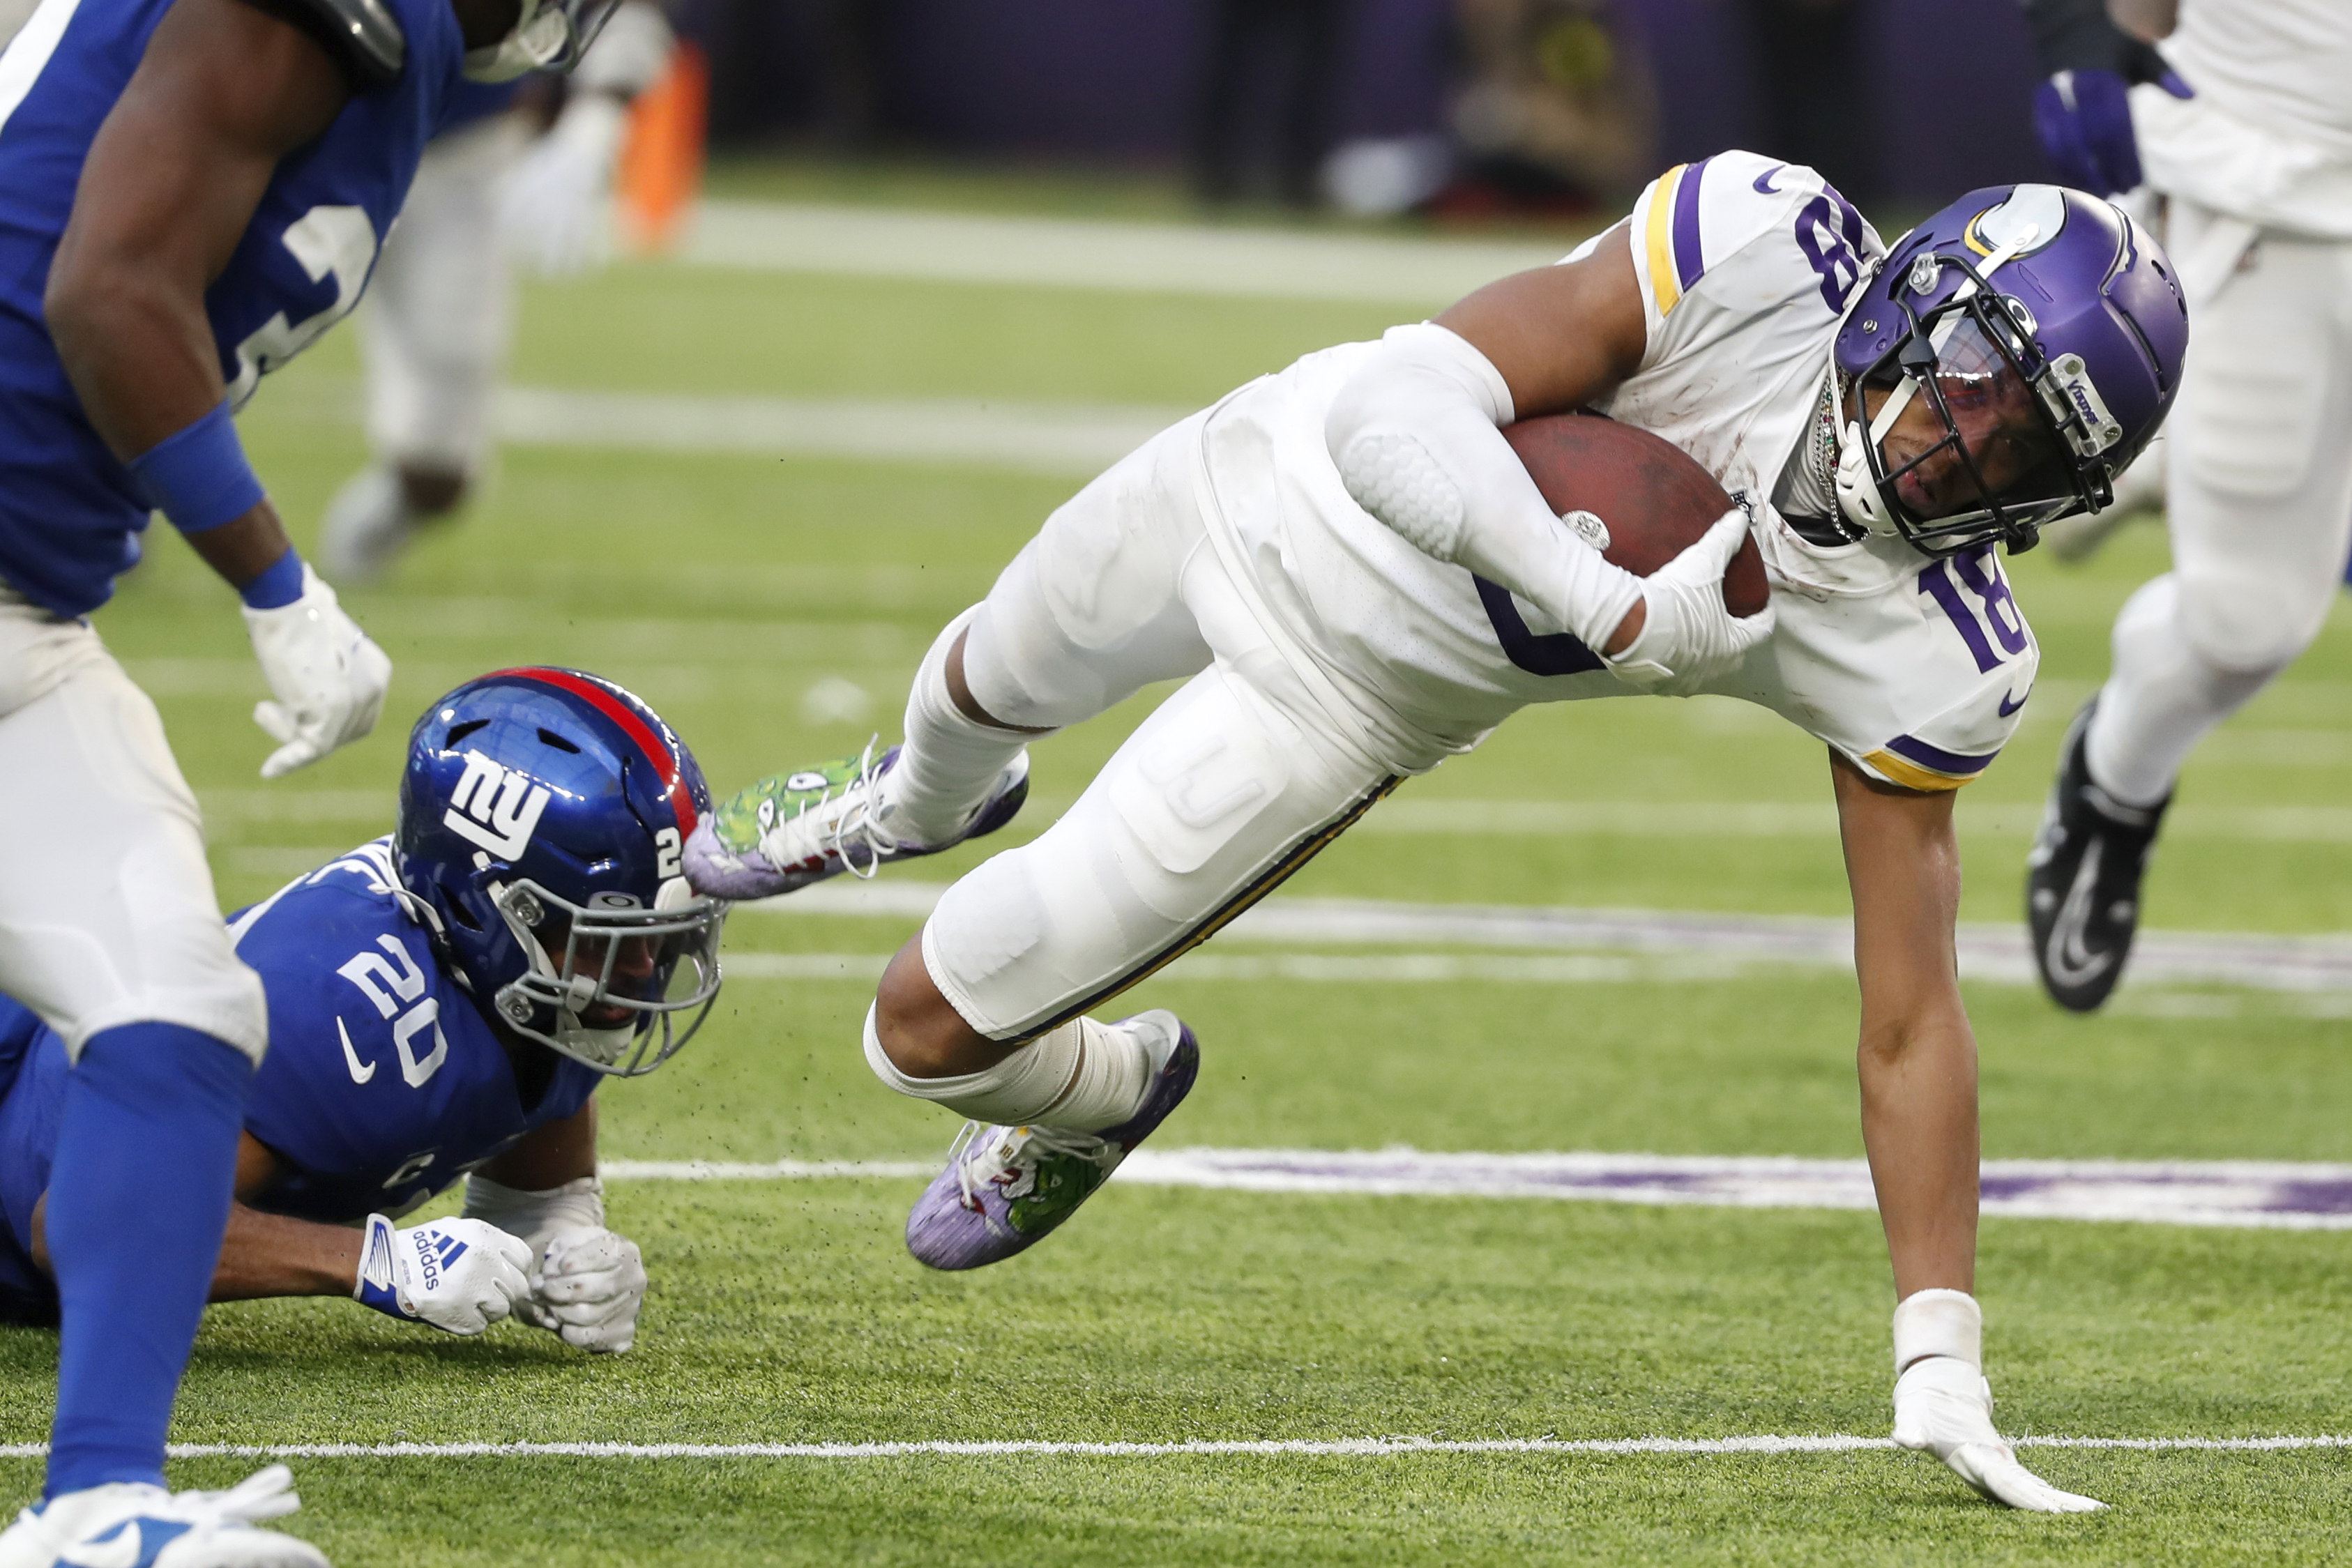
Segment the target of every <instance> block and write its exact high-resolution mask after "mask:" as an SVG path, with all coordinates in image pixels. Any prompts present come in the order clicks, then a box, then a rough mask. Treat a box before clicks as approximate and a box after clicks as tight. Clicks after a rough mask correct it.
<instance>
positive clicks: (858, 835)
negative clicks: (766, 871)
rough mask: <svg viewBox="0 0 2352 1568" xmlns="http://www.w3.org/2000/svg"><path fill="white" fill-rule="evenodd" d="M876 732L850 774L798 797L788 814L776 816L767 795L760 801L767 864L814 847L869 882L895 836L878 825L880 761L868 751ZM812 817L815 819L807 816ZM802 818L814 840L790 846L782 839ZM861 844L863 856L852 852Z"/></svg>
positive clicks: (793, 858)
mask: <svg viewBox="0 0 2352 1568" xmlns="http://www.w3.org/2000/svg"><path fill="white" fill-rule="evenodd" d="M880 738H881V737H879V736H868V737H866V749H865V750H864V751H862V752H860V753H859V754H858V757H857V774H856V777H855V778H853V779H849V780H848V781H847V782H845V783H844V784H843V785H842V786H841V787H840V788H839V789H831V788H828V789H825V790H824V791H823V792H822V793H820V794H819V795H818V796H817V797H816V799H815V800H804V801H803V802H802V803H801V809H800V810H797V811H794V812H793V814H792V815H791V816H789V817H783V818H779V817H778V816H777V815H776V803H775V802H774V801H773V800H765V801H762V802H761V806H760V853H761V855H762V856H764V857H765V858H766V860H767V862H768V863H769V864H770V865H772V866H775V867H777V868H778V869H779V870H782V868H784V867H786V866H791V865H794V864H797V863H799V862H802V861H804V860H806V859H808V858H809V857H810V855H811V854H813V853H814V854H816V855H821V856H823V857H824V858H825V859H827V860H837V861H839V862H841V864H842V867H843V869H845V870H846V871H847V872H848V873H849V874H850V875H852V876H854V877H856V878H858V879H859V880H860V881H864V882H871V881H872V880H873V879H874V877H875V876H876V874H877V873H879V872H880V871H881V869H882V862H883V861H884V860H886V859H887V858H888V857H889V856H891V855H894V854H896V853H897V852H898V838H897V836H896V835H894V834H891V833H887V832H885V831H883V829H882V824H881V821H880V820H879V819H880V813H879V812H878V811H877V810H875V804H874V802H875V798H876V797H877V795H879V794H880V793H881V779H882V766H881V763H880V761H879V760H878V759H877V758H876V757H875V755H874V743H875V742H876V741H877V740H878V739H880ZM828 807H830V808H831V809H832V814H831V817H830V819H829V820H828V819H826V818H825V817H824V815H823V813H824V812H825V811H826V810H827V808H828ZM813 817H814V818H816V819H817V821H810V819H811V818H813ZM803 823H807V824H808V828H809V830H810V831H813V832H814V843H813V844H810V845H808V846H807V847H804V848H802V849H800V850H799V851H798V852H794V851H793V849H792V848H791V847H789V846H788V845H787V844H786V843H785V842H784V841H785V840H787V839H788V838H789V837H790V836H791V835H792V834H793V831H794V830H795V829H799V828H801V826H802V824H803ZM861 849H862V850H863V851H864V852H865V857H866V858H865V859H864V860H863V861H860V860H859V859H858V857H857V855H856V853H855V852H854V851H856V850H861Z"/></svg>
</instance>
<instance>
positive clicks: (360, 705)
mask: <svg viewBox="0 0 2352 1568" xmlns="http://www.w3.org/2000/svg"><path fill="white" fill-rule="evenodd" d="M245 630H246V633H247V636H249V637H250V638H251V639H252V640H253V656H254V657H255V658H256V659H257V660H258V661H260V664H261V673H262V674H263V675H265V676H266V677H268V681H269V689H270V691H271V692H272V693H274V694H275V696H276V700H275V701H272V702H266V703H262V704H259V705H257V706H256V707H255V708H254V710H253V722H254V723H256V724H257V725H259V726H260V727H262V728H263V729H264V730H265V731H267V732H268V736H269V738H270V739H272V740H274V741H277V742H278V749H277V750H276V751H273V752H271V753H270V754H269V759H268V761H267V762H264V763H263V764H262V765H261V776H262V777H263V778H264V779H277V778H279V777H281V776H283V775H285V774H288V773H291V772H293V771H294V769H296V768H301V767H306V766H308V765H309V764H310V763H313V762H316V761H318V760H319V758H321V757H324V756H326V755H327V753H329V752H330V751H332V750H334V749H335V747H339V746H341V745H342V744H344V743H345V742H346V741H352V740H357V739H359V738H360V737H362V736H363V735H365V734H367V732H368V731H369V730H371V729H373V728H374V727H375V720H376V715H377V714H379V713H381V712H383V694H384V689H385V688H386V687H387V686H389V685H392V661H391V659H389V658H387V657H386V656H385V655H384V651H383V649H381V648H379V647H377V646H376V645H375V643H374V642H373V640H372V639H371V638H370V637H369V636H368V634H367V633H366V632H362V631H361V630H360V626H359V622H356V621H353V620H352V618H351V617H350V616H348V615H346V614H344V613H343V608H342V606H341V604H340V603H338V602H337V601H336V600H335V591H334V590H333V589H331V588H330V587H328V586H327V583H326V580H324V579H323V578H321V577H320V575H319V574H318V573H317V572H315V571H312V570H310V565H309V564H308V563H307V562H306V563H304V565H303V568H302V597H301V598H299V599H297V600H296V601H294V602H293V603H291V604H288V605H283V606H281V607H279V608H278V609H276V610H256V609H254V608H252V607H251V606H250V605H248V606H247V607H246V611H245Z"/></svg>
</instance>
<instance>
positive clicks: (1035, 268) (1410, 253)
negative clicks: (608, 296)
mask: <svg viewBox="0 0 2352 1568" xmlns="http://www.w3.org/2000/svg"><path fill="white" fill-rule="evenodd" d="M1570 245H1571V242H1570V241H1568V240H1565V239H1560V240H1537V241H1523V242H1517V243H1497V242H1494V241H1479V240H1449V239H1416V238H1403V237H1390V236H1385V235H1349V234H1318V233H1314V232H1311V231H1301V230H1293V229H1250V228H1232V227H1222V226H1220V227H1208V226H1203V225H1181V224H1148V223H1114V222H1105V221H1102V220H1089V219H1081V218H1045V217H1014V216H1000V215H994V214H977V213H947V212H919V211H907V210H905V209H891V208H883V207H835V206H823V205H815V204H784V203H768V202H724V201H713V202H705V203H703V204H702V205H701V207H700V208H699V209H698V211H697V213H696V214H695V218H694V225H693V227H692V229H691V230H690V231H689V233H688V236H687V239H686V241H685V243H684V245H683V246H680V247H679V250H678V259H679V260H680V261H683V262H685V263H686V264H688V266H697V267H746V268H753V269H757V270H760V271H769V272H817V273H832V274H836V275H843V276H847V277H903V278H914V279H919V280H921V281H926V282H933V283H982V284H1000V285H1013V286H1016V287H1034V288H1085V289H1105V290H1111V291H1114V292H1118V293H1142V294H1191V295H1209V296H1219V297H1226V298H1263V299H1322V300H1339V301H1348V302H1354V303H1366V304H1383V305H1394V306H1398V307H1400V308H1405V307H1412V308H1415V309H1414V311H1413V313H1414V314H1416V315H1417V314H1423V313H1425V312H1426V311H1427V310H1429V309H1432V308H1435V307H1438V306H1441V305H1447V304H1451V303H1452V302H1453V301H1454V300H1455V299H1457V298H1461V297H1462V296H1463V295H1465V294H1467V293H1469V292H1470V291H1471V290H1472V289H1474V288H1476V287H1480V286H1481V285H1484V284H1487V283H1491V282H1493V281H1494V280H1495V279H1496V278H1497V277H1503V276H1504V275H1505V274H1507V273H1512V272H1520V271H1524V270H1526V269H1527V268H1528V267H1548V266H1549V265H1550V264H1551V263H1553V262H1555V261H1558V260H1559V258H1560V257H1561V256H1563V255H1565V254H1566V253H1567V252H1568V250H1569V249H1570ZM1399 319H1404V318H1403V317H1402V316H1400V318H1399Z"/></svg>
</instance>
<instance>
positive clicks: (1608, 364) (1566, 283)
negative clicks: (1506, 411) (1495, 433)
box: [1436, 224, 1649, 419]
mask: <svg viewBox="0 0 2352 1568" xmlns="http://www.w3.org/2000/svg"><path fill="white" fill-rule="evenodd" d="M1628 232H1629V231H1628V226H1627V225H1623V224H1620V225H1618V226H1617V227H1616V228H1614V229H1612V230H1611V231H1610V232H1609V233H1608V234H1607V235H1603V236H1602V237H1601V244H1600V246H1598V247H1597V248H1596V249H1595V250H1594V251H1593V253H1592V254H1591V256H1586V257H1585V258H1584V259H1583V260H1581V261H1574V262H1567V263H1563V264H1562V265H1560V266H1558V267H1537V268H1536V269H1534V270H1533V271H1531V272H1517V273H1513V274H1512V275H1511V276H1510V277H1504V278H1497V279H1496V281H1495V282H1493V283H1490V284H1488V285H1486V287H1484V288H1481V289H1479V290H1478V291H1477V292H1476V293H1475V294H1471V295H1468V296H1466V297H1465V298H1463V299H1461V300H1459V301H1458V302H1456V303H1455V304H1454V305H1453V306H1451V307H1449V308H1447V309H1446V310H1445V311H1444V314H1442V315H1440V316H1438V317H1437V318H1436V320H1437V324H1438V325H1439V326H1441V327H1444V328H1445V329H1448V330H1450V331H1453V332H1455V333H1458V334H1459V335H1460V336H1461V337H1462V338H1463V339H1465V340H1466V341H1468V342H1469V344H1470V345H1471V346H1472V347H1473V348H1475V349H1476V350H1478V351H1479V352H1480V353H1482V354H1484V355H1486V358H1487V359H1488V360H1490V361H1493V363H1494V366H1495V369H1496V370H1497V371H1501V372H1502V377H1503V382H1504V384H1505V385H1507V386H1508V387H1509V388H1510V389H1511V405H1512V412H1513V413H1516V414H1517V416H1518V417H1519V418H1521V419H1533V418H1535V417H1536V416H1537V415H1538V414H1546V413H1566V412H1567V411H1568V410H1570V409H1573V408H1582V407H1584V406H1585V405H1586V404H1588V403H1590V402H1594V401H1595V400H1596V399H1599V398H1603V397H1606V396H1608V395H1609V394H1610V393H1611V392H1615V391H1616V390H1617V388H1618V387H1619V386H1620V385H1622V383H1623V382H1625V380H1626V379H1627V378H1628V377H1630V376H1632V375H1633V372H1634V371H1637V370H1639V369H1641V366H1642V355H1643V352H1644V351H1645V350H1647V349H1648V347H1649V324H1648V321H1647V319H1645V318H1644V317H1643V312H1642V288H1641V284H1640V282H1639V280H1638V279H1637V278H1636V277H1634V275H1633V247H1632V244H1631V242H1630V241H1629V240H1628V239H1627V237H1626V235H1627V234H1628Z"/></svg>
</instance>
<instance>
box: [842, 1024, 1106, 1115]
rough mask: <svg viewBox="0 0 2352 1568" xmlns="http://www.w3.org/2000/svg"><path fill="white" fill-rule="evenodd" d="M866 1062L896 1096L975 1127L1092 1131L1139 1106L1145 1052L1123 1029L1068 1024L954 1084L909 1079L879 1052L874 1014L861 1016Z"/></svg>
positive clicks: (952, 1081) (950, 1080)
mask: <svg viewBox="0 0 2352 1568" xmlns="http://www.w3.org/2000/svg"><path fill="white" fill-rule="evenodd" d="M866 1065H867V1066H868V1067H870V1068H872V1069H873V1070H874V1076H876V1077H877V1078H879V1079H880V1080H882V1082H885V1083H887V1084H888V1085H889V1086H890V1087H891V1088H893V1089H896V1090H897V1091H898V1092H899V1093H901V1094H907V1095H911V1096H912V1097H914V1098H915V1099H918V1100H929V1101H930V1102H932V1103H935V1104H940V1105H944V1106H946V1107H947V1108H948V1109H949V1110H950V1111H953V1112H955V1113H957V1114H959V1115H961V1116H967V1117H970V1118H971V1120H973V1121H975V1122H997V1123H1003V1124H1007V1125H1013V1126H1018V1125H1022V1124H1026V1123H1032V1122H1034V1123H1039V1124H1044V1125H1046V1126H1053V1127H1074V1128H1076V1129H1078V1130H1079V1131H1082V1132H1088V1133H1091V1132H1096V1131H1098V1130H1100V1129H1101V1128H1104V1127H1115V1126H1117V1125H1118V1124H1120V1123H1121V1122H1124V1121H1126V1120H1127V1119H1128V1118H1129V1117H1130V1116H1132V1115H1134V1114H1135V1113H1136V1112H1137V1111H1139V1110H1140V1109H1141V1108H1142V1106H1143V1096H1144V1093H1145V1092H1146V1091H1147V1090H1149V1089H1150V1086H1151V1069H1152V1061H1151V1054H1150V1051H1149V1050H1148V1049H1147V1048H1146V1047H1145V1046H1144V1044H1143V1042H1142V1040H1140V1039H1139V1038H1138V1037H1137V1036H1136V1034H1135V1033H1134V1032H1133V1031H1132V1030H1123V1029H1118V1028H1115V1027H1113V1026H1111V1025H1108V1024H1102V1023H1097V1022H1096V1021H1095V1020H1094V1019H1089V1018H1080V1019H1072V1020H1071V1021H1070V1022H1068V1023H1066V1024H1064V1025H1063V1026H1062V1027H1061V1028H1059V1029H1056V1030H1050V1031H1048V1032H1047V1033H1045V1034H1042V1035H1040V1036H1038V1037H1037V1038H1036V1039H1035V1040H1032V1041H1030V1042H1029V1043H1028V1044H1027V1045H1024V1046H1023V1047H1022V1048H1021V1049H1020V1050H1018V1051H1014V1052H1013V1054H1012V1055H1010V1056H1008V1057H1006V1058H1005V1059H1004V1060H1003V1061H1000V1062H998V1063H997V1064H996V1065H995V1066H993V1067H992V1068H989V1069H987V1070H986V1071H982V1072H968V1073H964V1074H961V1076H958V1077H954V1078H913V1077H909V1076H908V1074H906V1073H904V1072H901V1071H899V1070H898V1063H896V1062H894V1061H891V1060H890V1057H889V1054H888V1053H887V1052H886V1051H884V1050H883V1049H882V1037H881V1034H880V1033H879V1031H877V1030H876V1028H875V1027H874V1010H873V1009H870V1008H869V1009H866Z"/></svg>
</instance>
